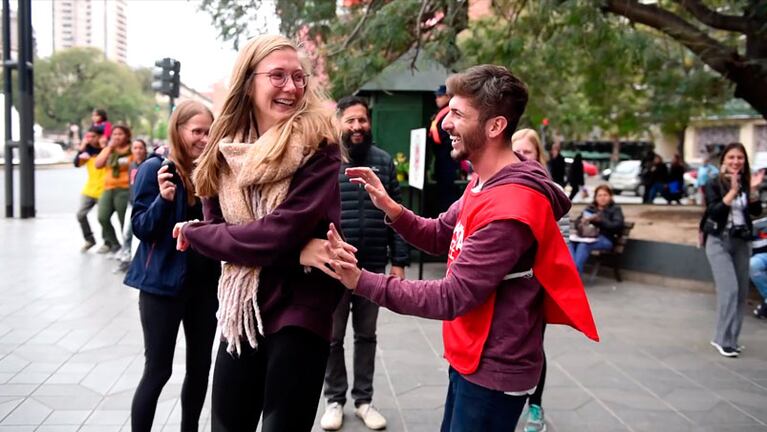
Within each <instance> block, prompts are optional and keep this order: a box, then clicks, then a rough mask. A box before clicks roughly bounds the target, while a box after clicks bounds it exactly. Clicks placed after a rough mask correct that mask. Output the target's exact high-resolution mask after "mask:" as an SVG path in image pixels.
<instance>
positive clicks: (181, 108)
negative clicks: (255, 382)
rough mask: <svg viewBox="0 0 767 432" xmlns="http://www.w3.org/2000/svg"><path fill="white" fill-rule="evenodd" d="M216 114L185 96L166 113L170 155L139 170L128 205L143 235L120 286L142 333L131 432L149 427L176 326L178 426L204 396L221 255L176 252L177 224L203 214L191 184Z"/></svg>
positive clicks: (188, 425) (191, 424)
mask: <svg viewBox="0 0 767 432" xmlns="http://www.w3.org/2000/svg"><path fill="white" fill-rule="evenodd" d="M212 122H213V115H212V114H211V112H210V111H209V110H208V109H207V108H206V107H205V106H203V105H202V104H200V103H197V102H193V101H186V102H182V103H181V104H179V105H178V107H176V110H175V111H174V112H173V115H172V116H171V118H170V124H169V125H168V129H169V135H170V136H169V141H170V155H169V156H168V159H170V161H171V162H173V164H174V165H175V173H173V172H172V171H173V170H170V172H169V167H168V166H164V164H163V159H162V158H161V157H159V156H152V157H150V158H149V159H147V160H146V161H145V162H144V163H143V164H141V167H140V168H139V171H138V174H137V176H136V184H135V188H136V189H135V195H134V200H135V201H134V205H133V216H132V217H131V222H132V224H133V232H134V234H135V235H136V237H138V238H139V239H140V240H141V244H140V246H139V249H138V251H137V253H136V257H135V258H134V260H133V262H132V263H131V267H130V269H129V271H128V274H127V275H126V277H125V284H126V285H129V286H132V287H134V288H138V289H139V290H140V291H141V292H140V294H139V314H140V316H141V327H142V330H143V332H144V357H145V362H144V374H143V376H142V377H141V381H140V382H139V385H138V387H137V388H136V393H135V395H134V396H133V404H132V406H131V426H132V430H133V431H134V432H138V431H150V430H151V428H152V420H153V419H154V414H155V410H156V408H157V399H158V398H159V397H160V392H161V391H162V388H163V387H164V386H165V383H166V382H167V381H168V379H169V378H170V376H171V372H172V367H173V352H174V350H175V346H176V336H177V335H178V329H179V325H180V324H181V323H183V325H184V335H185V337H186V376H185V377H184V384H183V387H182V388H181V430H183V431H196V430H197V427H198V422H199V418H200V411H201V410H202V405H203V402H204V401H205V392H206V390H207V386H208V372H209V370H210V358H211V351H212V347H213V339H214V336H215V332H216V309H217V308H218V300H217V297H216V287H217V285H218V278H219V275H220V271H221V266H220V263H219V262H218V261H214V260H211V259H209V258H206V257H203V256H202V255H199V254H198V253H197V252H194V251H192V250H188V251H185V252H181V251H178V250H176V240H175V239H174V238H173V236H172V231H173V226H174V225H175V224H176V223H177V222H181V221H187V220H190V219H200V220H202V219H203V214H202V205H201V203H200V201H199V199H198V198H197V197H196V196H195V189H194V185H193V184H192V182H191V174H192V169H193V168H194V166H193V162H194V160H195V159H197V157H199V156H200V154H201V153H202V151H203V149H205V146H206V145H207V144H208V133H209V130H210V125H211V123H212Z"/></svg>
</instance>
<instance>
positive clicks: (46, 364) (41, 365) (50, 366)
mask: <svg viewBox="0 0 767 432" xmlns="http://www.w3.org/2000/svg"><path fill="white" fill-rule="evenodd" d="M46 360H47V359H46ZM62 365H63V363H61V362H53V361H35V362H32V363H30V364H28V365H27V367H26V368H25V369H24V372H48V373H54V372H56V371H57V370H59V369H60V368H61V367H62Z"/></svg>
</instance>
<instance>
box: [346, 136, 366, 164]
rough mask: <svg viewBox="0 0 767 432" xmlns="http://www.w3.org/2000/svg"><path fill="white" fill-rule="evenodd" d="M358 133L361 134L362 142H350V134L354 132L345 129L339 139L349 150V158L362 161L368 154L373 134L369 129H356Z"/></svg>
mask: <svg viewBox="0 0 767 432" xmlns="http://www.w3.org/2000/svg"><path fill="white" fill-rule="evenodd" d="M357 132H358V133H360V134H362V142H361V143H358V144H355V143H353V142H352V134H354V133H355V132H352V131H346V132H344V133H343V135H341V141H342V142H343V144H344V147H346V149H347V150H348V151H349V158H350V159H351V160H352V161H353V162H357V163H360V162H364V161H365V158H367V156H368V152H370V147H371V146H372V145H373V135H372V134H371V133H370V131H357Z"/></svg>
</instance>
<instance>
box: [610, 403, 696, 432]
mask: <svg viewBox="0 0 767 432" xmlns="http://www.w3.org/2000/svg"><path fill="white" fill-rule="evenodd" d="M615 413H616V414H617V415H618V416H619V417H620V418H621V419H623V421H624V422H626V423H627V424H628V425H629V426H631V428H632V429H634V430H636V431H637V432H640V431H646V432H656V431H659V430H663V431H678V432H692V431H694V430H695V424H693V423H691V422H690V421H688V420H687V419H685V418H684V417H682V416H680V415H679V414H677V413H674V412H673V411H669V410H645V409H643V410H636V409H626V408H616V409H615Z"/></svg>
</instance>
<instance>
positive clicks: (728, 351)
mask: <svg viewBox="0 0 767 432" xmlns="http://www.w3.org/2000/svg"><path fill="white" fill-rule="evenodd" d="M711 346H712V347H714V348H716V350H717V351H719V354H721V355H723V356H724V357H737V356H738V355H739V354H738V350H737V349H735V348H733V347H723V346H721V345H719V344H718V343H716V342H714V341H711Z"/></svg>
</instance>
